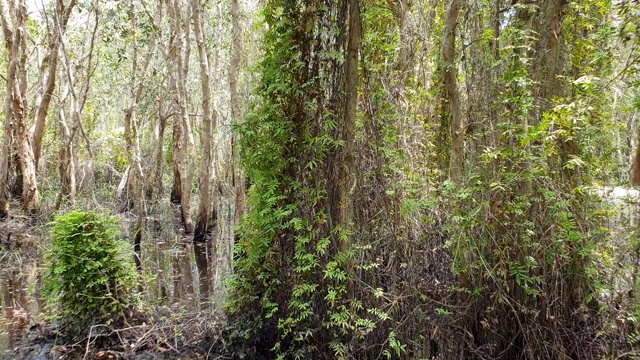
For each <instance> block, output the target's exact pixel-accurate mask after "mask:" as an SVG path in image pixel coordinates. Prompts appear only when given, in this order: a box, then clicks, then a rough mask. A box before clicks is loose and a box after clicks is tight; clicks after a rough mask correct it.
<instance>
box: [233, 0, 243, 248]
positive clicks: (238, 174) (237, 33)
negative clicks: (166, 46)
mask: <svg viewBox="0 0 640 360" xmlns="http://www.w3.org/2000/svg"><path fill="white" fill-rule="evenodd" d="M231 33H232V43H231V46H232V49H231V62H230V68H229V96H230V100H231V121H232V123H233V124H235V125H239V124H241V123H242V114H241V110H240V94H239V92H238V78H239V76H240V66H241V64H242V54H243V50H242V25H241V22H240V3H239V0H231ZM239 142H240V134H239V133H238V132H237V131H234V132H233V134H232V135H231V152H232V153H231V154H232V155H231V157H232V166H233V169H232V172H233V174H232V184H233V191H234V198H235V204H234V214H233V216H234V221H233V225H234V229H233V233H234V234H235V230H236V229H237V227H238V226H239V225H240V220H241V219H242V216H243V215H244V213H245V202H246V193H245V178H244V172H243V171H242V166H241V165H240V149H239ZM234 240H235V235H234ZM232 247H233V244H232Z"/></svg>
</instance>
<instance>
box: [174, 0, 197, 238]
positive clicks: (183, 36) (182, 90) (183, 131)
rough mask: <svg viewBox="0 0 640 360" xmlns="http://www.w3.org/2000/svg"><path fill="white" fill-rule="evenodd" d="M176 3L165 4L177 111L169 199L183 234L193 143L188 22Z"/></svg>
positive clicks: (188, 223) (188, 227) (189, 224)
mask: <svg viewBox="0 0 640 360" xmlns="http://www.w3.org/2000/svg"><path fill="white" fill-rule="evenodd" d="M181 8H182V7H181V6H180V3H179V2H177V1H176V0H172V1H169V2H168V9H169V11H168V13H169V18H170V19H171V27H172V31H173V35H174V43H173V44H171V45H170V50H169V52H170V56H171V58H172V60H173V63H174V65H175V67H176V68H175V73H174V76H175V81H174V84H175V87H176V102H177V105H178V108H179V111H178V115H177V117H176V118H175V122H174V127H173V130H174V138H173V140H174V144H173V147H174V150H173V156H174V158H173V165H174V186H173V189H172V193H171V195H172V196H171V197H172V200H173V201H174V202H175V201H178V199H179V201H180V215H181V220H182V223H183V225H184V231H185V233H187V234H190V233H191V232H193V221H192V220H191V187H192V183H193V172H194V164H195V163H194V159H193V155H194V150H193V149H194V142H193V134H192V133H191V124H190V122H189V113H188V109H187V106H188V101H187V90H186V74H187V66H188V64H189V57H188V53H189V51H190V41H189V39H190V37H189V36H188V34H189V21H186V20H185V19H184V18H186V17H188V16H186V15H185V16H184V17H183V15H182V13H181V12H180V9H181Z"/></svg>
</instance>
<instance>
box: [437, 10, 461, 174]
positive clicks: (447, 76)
mask: <svg viewBox="0 0 640 360" xmlns="http://www.w3.org/2000/svg"><path fill="white" fill-rule="evenodd" d="M461 7H462V1H461V0H451V2H450V3H449V8H448V9H447V13H446V15H445V20H444V32H443V34H442V60H443V62H444V66H445V71H444V87H445V90H446V92H447V97H448V100H449V111H450V116H451V122H450V131H451V149H450V152H449V177H450V179H451V181H453V182H454V183H456V184H459V183H460V182H461V181H462V171H463V166H464V123H463V120H462V111H461V109H460V106H461V105H460V91H459V89H458V78H457V71H456V62H455V44H456V32H455V31H456V26H457V25H458V16H459V13H460V8H461Z"/></svg>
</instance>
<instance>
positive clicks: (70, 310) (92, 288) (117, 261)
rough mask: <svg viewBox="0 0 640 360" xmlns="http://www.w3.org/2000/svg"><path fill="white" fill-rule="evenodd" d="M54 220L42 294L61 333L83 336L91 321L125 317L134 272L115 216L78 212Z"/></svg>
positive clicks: (134, 282) (117, 320)
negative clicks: (113, 217) (120, 236)
mask: <svg viewBox="0 0 640 360" xmlns="http://www.w3.org/2000/svg"><path fill="white" fill-rule="evenodd" d="M52 224H53V229H52V230H51V237H52V238H53V244H52V245H51V249H50V250H49V251H48V252H47V254H46V259H45V260H46V266H47V272H46V276H45V279H44V296H45V297H46V306H47V309H48V310H49V313H50V316H51V318H52V320H54V321H56V322H57V323H58V324H59V326H60V333H61V334H64V337H66V338H68V339H79V338H82V337H84V336H85V334H86V333H87V332H88V331H89V328H90V327H91V326H92V325H95V324H99V323H105V324H111V323H113V322H116V323H117V322H120V321H122V320H123V319H124V317H125V313H126V312H127V310H128V309H129V308H130V307H131V306H132V305H133V299H134V289H135V285H136V271H135V266H134V263H133V256H132V252H131V250H130V249H129V246H128V244H127V243H126V242H124V241H121V240H118V235H119V229H118V227H117V226H116V224H115V220H114V219H112V218H109V216H107V215H105V214H95V213H92V212H80V211H74V212H72V213H69V214H66V215H62V216H58V217H56V219H55V220H54V221H53V223H52Z"/></svg>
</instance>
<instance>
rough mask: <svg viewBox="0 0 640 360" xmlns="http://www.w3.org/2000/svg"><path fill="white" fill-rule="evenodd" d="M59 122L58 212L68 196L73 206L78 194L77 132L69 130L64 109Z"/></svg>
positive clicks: (56, 205)
mask: <svg viewBox="0 0 640 360" xmlns="http://www.w3.org/2000/svg"><path fill="white" fill-rule="evenodd" d="M63 101H64V97H63ZM71 106H73V105H71ZM58 120H59V122H60V140H61V142H60V150H59V157H60V159H59V163H58V174H59V175H60V191H59V192H58V195H57V196H56V202H55V205H54V209H55V210H58V209H59V208H60V205H61V204H62V200H63V199H64V197H66V196H68V197H69V200H70V201H71V203H72V204H73V203H74V199H75V194H76V176H75V173H76V171H75V161H74V150H73V137H74V136H73V135H74V132H75V131H72V130H71V129H69V125H68V123H67V120H66V117H65V115H64V109H63V108H62V107H61V108H60V109H59V110H58Z"/></svg>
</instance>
